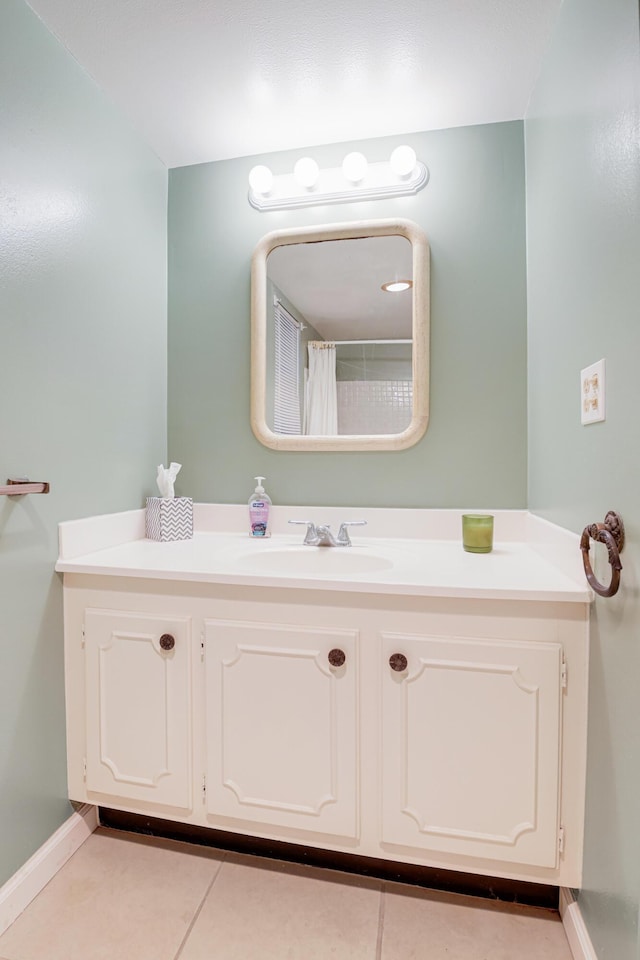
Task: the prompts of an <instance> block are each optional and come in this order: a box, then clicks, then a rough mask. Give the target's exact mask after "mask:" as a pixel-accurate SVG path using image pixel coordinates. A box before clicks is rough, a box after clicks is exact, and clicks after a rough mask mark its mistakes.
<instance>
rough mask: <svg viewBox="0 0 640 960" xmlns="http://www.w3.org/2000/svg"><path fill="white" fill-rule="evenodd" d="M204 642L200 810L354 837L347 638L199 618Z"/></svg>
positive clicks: (353, 705) (352, 686)
mask: <svg viewBox="0 0 640 960" xmlns="http://www.w3.org/2000/svg"><path fill="white" fill-rule="evenodd" d="M205 645H206V648H205V663H206V698H207V708H206V717H207V763H208V772H207V793H206V796H207V810H208V813H209V814H210V815H211V816H212V817H216V816H223V817H232V818H234V819H236V820H242V821H245V822H249V823H255V824H267V825H270V826H275V827H293V828H294V829H296V830H304V831H312V832H315V833H325V834H332V835H338V836H348V837H355V836H356V835H357V789H356V784H357V755H356V735H357V730H356V725H357V700H356V698H357V687H356V676H357V632H355V631H352V630H325V629H314V628H313V627H308V626H299V627H298V626H290V625H287V626H279V625H273V624H270V625H266V624H260V623H240V622H235V621H234V622H229V621H221V620H208V621H206V623H205ZM332 650H333V651H336V650H337V651H342V653H343V654H344V657H345V659H344V663H343V665H342V666H332V665H331V663H330V662H329V654H330V652H331V651H332ZM332 659H334V660H336V661H337V660H340V659H341V658H340V656H339V655H334V656H333V657H332Z"/></svg>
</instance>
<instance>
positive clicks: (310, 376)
mask: <svg viewBox="0 0 640 960" xmlns="http://www.w3.org/2000/svg"><path fill="white" fill-rule="evenodd" d="M308 348H309V367H308V370H307V371H306V382H305V404H304V432H305V434H307V435H308V436H316V437H327V436H336V434H337V433H338V401H337V393H336V345H335V343H331V342H329V341H318V340H311V341H309V344H308Z"/></svg>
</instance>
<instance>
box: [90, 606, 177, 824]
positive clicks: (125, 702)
mask: <svg viewBox="0 0 640 960" xmlns="http://www.w3.org/2000/svg"><path fill="white" fill-rule="evenodd" d="M190 632H191V631H190V620H189V619H188V618H177V617H153V616H146V615H144V614H133V613H119V612H115V611H111V610H86V612H85V647H86V659H85V665H86V666H85V669H86V691H87V694H86V723H87V757H86V763H87V775H86V779H87V791H88V792H89V793H92V792H95V793H99V794H104V795H106V796H109V797H115V798H122V799H123V800H135V801H144V802H145V803H153V804H163V805H165V806H171V807H179V808H181V809H191V793H192V790H191V720H190V713H189V711H190V661H191V654H190V642H191V640H190ZM161 640H162V642H161Z"/></svg>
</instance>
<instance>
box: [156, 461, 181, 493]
mask: <svg viewBox="0 0 640 960" xmlns="http://www.w3.org/2000/svg"><path fill="white" fill-rule="evenodd" d="M181 467H182V464H181V463H170V464H169V466H168V467H164V466H163V465H162V464H160V465H159V466H158V476H157V478H156V482H157V484H158V490H159V491H160V496H161V497H168V498H169V499H172V498H173V497H175V491H174V489H173V484H174V481H175V479H176V477H177V476H178V474H179V472H180V468H181Z"/></svg>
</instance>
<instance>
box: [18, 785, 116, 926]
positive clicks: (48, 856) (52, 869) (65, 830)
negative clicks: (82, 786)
mask: <svg viewBox="0 0 640 960" xmlns="http://www.w3.org/2000/svg"><path fill="white" fill-rule="evenodd" d="M97 826H98V808H97V807H93V806H91V805H90V804H88V803H85V804H84V805H83V806H82V807H80V808H79V809H78V810H76V811H75V812H74V813H72V814H71V816H70V817H69V819H68V820H65V822H64V823H63V824H62V826H61V827H59V828H58V829H57V830H56V832H55V833H54V834H53V836H51V837H49V839H48V840H47V842H46V843H44V844H43V845H42V846H41V847H40V849H39V850H36V852H35V853H34V855H33V856H32V857H31V858H30V859H29V860H27V862H26V863H25V865H24V866H23V867H20V869H19V870H18V871H17V873H14V875H13V876H12V877H11V878H10V879H9V880H7V882H6V883H5V884H4V886H2V887H0V935H2V934H3V933H4V932H5V930H7V929H8V928H9V927H10V926H11V924H12V923H13V921H14V920H15V919H16V918H17V917H19V916H20V914H21V913H22V911H23V910H24V909H25V908H26V907H28V906H29V904H30V903H31V901H32V900H33V899H34V898H35V897H36V896H37V895H38V894H39V893H40V891H41V890H42V888H43V887H45V886H46V885H47V884H48V883H49V881H50V880H51V879H52V878H53V877H54V876H55V875H56V873H57V872H58V870H59V869H60V868H61V867H62V866H63V865H64V864H65V863H66V862H67V860H68V859H69V857H71V856H73V854H74V853H75V852H76V850H78V848H79V847H81V846H82V844H83V843H84V841H85V840H86V839H87V838H88V837H90V836H91V834H92V833H93V831H94V830H95V829H96V827H97Z"/></svg>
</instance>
